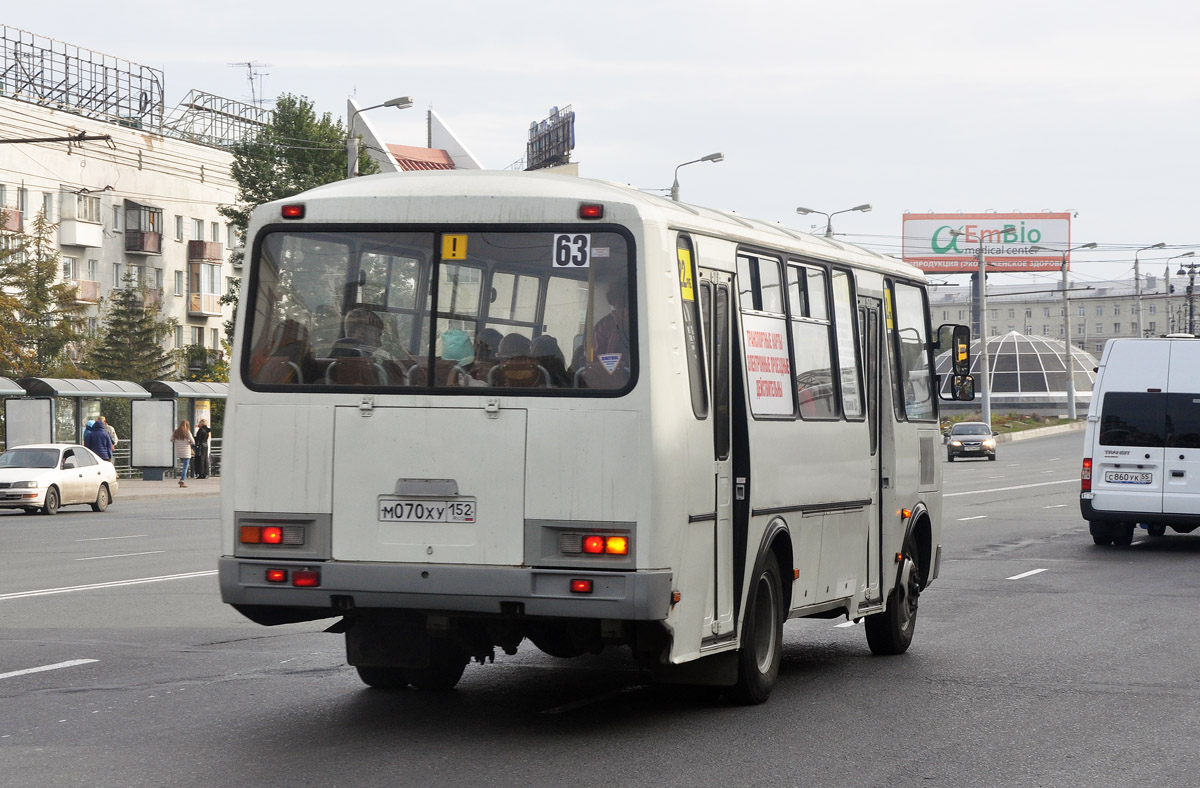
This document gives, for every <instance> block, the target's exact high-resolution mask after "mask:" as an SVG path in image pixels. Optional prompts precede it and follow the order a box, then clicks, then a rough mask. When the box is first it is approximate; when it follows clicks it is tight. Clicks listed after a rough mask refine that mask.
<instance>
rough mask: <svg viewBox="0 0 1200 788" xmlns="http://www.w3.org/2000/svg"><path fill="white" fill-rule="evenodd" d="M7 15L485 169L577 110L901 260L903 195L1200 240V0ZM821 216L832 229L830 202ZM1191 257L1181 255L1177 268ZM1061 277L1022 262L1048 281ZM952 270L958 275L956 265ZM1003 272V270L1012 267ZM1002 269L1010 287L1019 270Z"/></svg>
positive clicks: (1147, 266)
mask: <svg viewBox="0 0 1200 788" xmlns="http://www.w3.org/2000/svg"><path fill="white" fill-rule="evenodd" d="M9 6H10V7H7V8H6V9H5V12H4V14H3V18H2V19H0V23H3V24H6V25H10V26H13V27H19V28H22V29H25V30H29V31H31V32H34V33H37V34H39V35H42V36H46V37H50V38H55V39H58V40H60V41H65V42H68V43H70V44H74V45H77V46H80V47H85V48H89V49H94V50H98V51H100V52H103V53H105V54H108V55H112V56H114V57H119V58H122V59H125V60H130V61H133V62H135V63H140V64H144V65H147V66H152V67H154V68H159V69H162V70H163V71H164V72H165V83H166V101H167V106H168V110H169V109H170V108H171V107H173V106H174V105H175V104H176V103H177V102H178V101H179V100H180V99H181V98H182V97H183V96H184V94H185V93H186V92H187V91H188V90H190V89H193V88H195V89H199V90H204V91H207V92H210V93H215V94H218V95H221V96H225V97H228V98H234V99H239V100H243V101H249V100H250V98H251V93H250V83H249V81H248V79H247V76H246V68H245V67H244V66H241V67H239V66H232V65H230V64H232V63H237V62H243V63H244V62H255V63H258V64H262V65H261V66H260V67H259V68H258V69H257V70H258V71H260V72H261V73H262V74H263V77H262V92H263V94H265V95H266V96H267V97H269V98H273V97H274V96H276V95H278V94H280V93H284V92H288V93H295V94H301V95H305V96H308V97H309V98H311V99H312V100H313V101H314V102H315V103H316V105H317V108H318V110H319V111H322V112H325V111H327V112H330V113H333V114H334V115H335V116H337V117H339V118H340V117H343V116H344V114H345V106H346V98H347V97H348V96H350V95H354V96H355V97H356V98H357V99H358V101H359V102H360V103H361V104H363V105H369V104H375V103H379V102H382V101H385V100H387V99H389V98H392V97H394V96H398V95H411V96H412V97H413V98H414V100H415V106H414V108H413V109H408V110H394V109H377V110H374V111H372V113H371V120H372V122H373V123H374V124H375V126H376V128H378V129H380V130H381V131H382V132H383V134H384V136H385V137H386V138H388V139H389V141H392V142H397V143H402V144H412V145H424V144H425V131H424V128H425V127H424V109H426V108H427V107H433V108H434V109H436V110H437V111H438V113H439V114H440V115H441V116H442V117H443V118H444V119H445V121H446V122H447V124H448V125H449V126H450V127H451V128H452V129H453V130H454V131H455V132H456V133H457V134H458V136H459V137H460V138H461V139H462V140H463V142H464V143H465V144H466V145H467V146H468V147H469V148H470V149H471V150H472V152H473V153H474V154H475V156H476V157H477V158H479V159H480V160H481V162H482V163H483V165H484V166H485V167H487V168H495V169H500V168H504V167H506V166H508V165H509V164H511V163H512V162H514V161H516V160H517V159H519V158H521V157H522V156H523V155H524V150H525V147H524V146H525V141H526V137H527V134H528V128H529V124H530V122H531V121H535V120H538V119H541V118H543V117H545V116H546V114H547V112H548V110H549V109H550V108H551V107H553V106H565V105H568V104H570V105H572V106H573V108H574V110H575V112H576V142H577V145H576V148H575V152H574V154H573V156H572V160H573V161H576V162H578V163H579V165H580V171H581V174H583V175H585V176H588V177H594V178H601V179H606V180H613V181H620V182H622V183H629V184H632V185H634V186H637V187H640V188H646V189H651V188H657V189H662V190H665V189H667V188H668V187H669V186H670V185H671V180H672V173H673V170H674V168H675V165H676V164H679V163H680V162H684V161H688V160H690V159H697V158H699V157H701V156H703V155H705V154H707V153H711V152H714V151H721V152H723V153H724V154H725V157H726V158H725V161H724V162H721V163H718V164H709V163H702V164H693V165H691V166H689V167H686V168H684V169H682V170H681V171H680V184H681V191H682V197H683V199H684V200H685V201H688V202H695V203H698V204H702V205H708V206H711V207H715V208H721V209H727V210H734V211H737V212H739V213H741V214H745V215H747V216H754V217H758V218H762V219H767V220H772V221H779V222H782V223H784V224H786V225H788V226H791V227H796V228H800V229H805V230H807V229H810V228H811V227H812V226H813V225H814V223H815V222H814V217H811V216H807V217H806V216H798V215H797V214H796V213H795V209H796V207H797V206H801V205H803V206H807V207H809V208H813V209H817V210H822V211H837V210H841V209H843V208H849V207H852V206H855V205H858V204H860V203H871V204H872V205H873V206H874V210H873V211H872V212H871V213H866V214H862V213H850V214H843V215H841V216H838V217H835V219H834V230H835V232H837V233H838V234H839V235H843V236H844V237H845V238H846V239H848V240H851V241H854V242H858V243H863V244H865V245H868V246H871V247H872V248H875V249H877V250H878V251H881V252H885V253H889V254H899V251H900V237H901V218H902V216H903V213H904V212H905V211H913V212H924V211H937V212H953V211H963V212H983V211H989V210H994V211H1000V212H1008V211H1025V212H1040V211H1043V210H1047V209H1049V210H1054V211H1066V210H1072V211H1077V212H1078V215H1077V216H1076V217H1075V218H1074V219H1073V222H1072V232H1071V235H1072V242H1073V243H1086V242H1089V241H1095V242H1096V243H1098V244H1099V245H1100V249H1099V250H1097V251H1096V252H1090V253H1089V252H1078V253H1076V254H1075V255H1073V260H1074V263H1073V276H1074V277H1075V278H1078V279H1083V280H1088V279H1102V278H1117V277H1129V276H1131V274H1132V267H1133V263H1132V259H1133V252H1132V250H1133V249H1136V248H1137V247H1140V246H1148V245H1150V244H1154V243H1157V242H1160V241H1163V242H1166V243H1167V244H1168V245H1169V246H1170V247H1172V248H1171V249H1168V250H1165V251H1162V252H1160V251H1152V252H1143V253H1142V254H1141V261H1142V267H1143V271H1144V272H1149V273H1155V274H1161V273H1162V271H1163V269H1164V267H1165V262H1164V260H1163V258H1164V257H1166V256H1167V255H1168V254H1171V255H1173V254H1180V253H1182V252H1184V251H1189V250H1191V249H1193V248H1194V249H1196V250H1197V252H1198V256H1200V223H1198V221H1197V217H1196V210H1195V206H1196V204H1197V200H1196V199H1195V197H1194V194H1195V192H1196V191H1197V189H1198V188H1200V167H1198V162H1197V154H1196V142H1195V140H1196V138H1197V121H1198V120H1200V117H1198V116H1200V65H1197V64H1198V63H1200V51H1197V47H1196V45H1197V42H1200V35H1198V33H1200V3H1198V4H1193V3H1190V2H1179V0H1141V2H1137V3H1130V2H1117V1H1116V0H1088V1H1087V2H1083V0H1077V2H1071V3H1066V2H1046V0H1039V2H1033V1H1032V0H1009V1H1008V2H1005V3H982V2H972V1H971V0H909V2H903V3H901V2H896V1H895V0H861V1H859V2H854V1H853V0H835V1H833V2H829V1H828V0H826V2H820V3H817V2H806V1H804V0H792V1H791V2H782V1H781V2H762V1H761V0H740V1H739V2H730V1H729V0H725V1H724V2H712V1H711V0H687V1H686V2H655V0H639V1H637V2H633V1H630V0H604V2H596V3H588V2H571V3H566V2H561V0H559V2H550V1H549V0H546V1H544V2H543V1H535V0H507V2H469V1H468V0H440V2H434V3H429V2H422V3H412V2H404V0H400V1H399V2H396V1H393V2H377V0H355V2H352V3H330V2H313V1H312V0H290V2H280V3H261V2H245V0H241V1H240V2H227V1H226V0H209V1H208V2H205V3H196V4H175V3H164V2H153V3H150V2H135V1H131V0H125V1H124V2H121V3H119V4H116V5H113V4H102V3H101V4H97V3H95V2H94V0H91V1H89V2H86V3H84V2H75V0H70V1H69V2H57V3H37V4H35V3H23V4H13V3H10V4H9ZM815 218H816V220H819V221H820V224H821V226H820V227H819V228H818V229H819V230H823V228H824V219H823V218H822V217H815ZM1179 262H1180V261H1178V260H1176V261H1173V262H1172V264H1171V268H1172V269H1175V268H1178V264H1179ZM1056 276H1057V275H1047V274H1042V275H1039V276H1038V277H1022V278H1021V280H1020V281H1034V280H1035V279H1036V280H1040V281H1046V280H1048V279H1053V278H1054V277H1056ZM948 279H949V281H965V277H964V276H957V277H956V276H951V277H949V278H948ZM997 281H999V280H997ZM1008 281H1012V280H1011V279H1010V280H1008Z"/></svg>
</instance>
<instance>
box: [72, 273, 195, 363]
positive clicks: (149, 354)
mask: <svg viewBox="0 0 1200 788" xmlns="http://www.w3.org/2000/svg"><path fill="white" fill-rule="evenodd" d="M123 284H124V285H125V286H124V287H123V288H121V289H118V290H113V291H112V292H111V294H110V296H109V298H108V299H107V300H106V303H105V305H104V306H105V310H104V323H103V326H102V327H101V329H100V337H99V341H98V342H97V343H96V345H95V346H94V349H93V351H92V356H91V359H90V360H89V367H90V368H91V370H92V371H93V372H95V373H96V375H97V376H99V377H101V378H104V379H107V380H128V381H132V382H134V383H141V382H143V381H147V380H163V379H174V378H177V377H178V369H177V367H178V364H177V362H176V359H175V357H174V355H173V354H172V353H170V352H168V351H167V350H166V349H165V348H164V347H163V343H164V342H165V341H166V339H167V337H169V336H170V335H171V334H172V332H173V331H174V329H175V324H176V322H175V320H173V319H172V320H163V319H161V318H160V316H159V314H160V308H159V305H158V304H157V303H147V297H146V296H147V290H146V286H145V285H144V284H141V283H138V282H135V281H134V277H133V271H132V269H131V268H130V267H126V269H125V276H124V277H123Z"/></svg>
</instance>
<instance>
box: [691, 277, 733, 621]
mask: <svg viewBox="0 0 1200 788" xmlns="http://www.w3.org/2000/svg"><path fill="white" fill-rule="evenodd" d="M698 277H699V279H700V323H701V326H702V329H703V332H704V350H705V353H706V355H707V359H706V360H707V367H708V372H709V374H708V380H709V394H710V397H709V402H711V403H712V407H711V413H712V417H711V421H712V425H713V443H712V446H713V452H712V454H713V497H714V503H715V507H714V510H715V511H716V521H715V523H714V527H713V556H714V561H713V575H712V583H711V585H710V589H709V599H710V603H711V604H710V606H709V608H708V611H707V612H706V614H705V618H704V624H705V630H706V631H707V632H711V633H712V634H711V638H720V637H723V636H726V635H732V634H733V631H734V629H733V599H734V588H733V583H734V577H733V452H732V450H731V447H732V443H733V441H732V431H731V430H732V419H731V414H732V403H731V396H732V394H731V392H732V389H731V386H732V378H733V376H732V374H731V372H732V370H731V366H730V365H731V364H732V351H731V345H730V340H731V336H730V320H731V318H730V309H731V301H730V299H731V295H730V294H731V292H732V282H733V276H732V275H731V274H728V273H723V272H720V271H713V270H710V269H704V268H702V269H700V272H699V274H698Z"/></svg>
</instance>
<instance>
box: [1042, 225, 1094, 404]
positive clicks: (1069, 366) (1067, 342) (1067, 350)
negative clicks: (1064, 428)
mask: <svg viewBox="0 0 1200 788" xmlns="http://www.w3.org/2000/svg"><path fill="white" fill-rule="evenodd" d="M1095 248H1096V244H1094V243H1086V244H1080V245H1079V246H1068V247H1067V248H1066V249H1051V248H1050V247H1048V246H1036V245H1035V246H1031V247H1029V251H1031V252H1054V253H1055V254H1061V255H1062V280H1063V281H1062V291H1063V340H1064V341H1063V367H1064V368H1065V369H1066V371H1067V418H1068V419H1070V420H1071V421H1074V420H1075V352H1074V351H1073V350H1072V349H1071V301H1070V298H1069V297H1068V294H1067V289H1068V287H1069V282H1068V281H1067V255H1069V254H1070V253H1071V252H1073V251H1075V250H1076V249H1095Z"/></svg>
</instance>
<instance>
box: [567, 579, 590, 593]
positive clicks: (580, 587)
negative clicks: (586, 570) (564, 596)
mask: <svg viewBox="0 0 1200 788" xmlns="http://www.w3.org/2000/svg"><path fill="white" fill-rule="evenodd" d="M571 593H572V594H590V593H592V581H591V580H572V581H571Z"/></svg>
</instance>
